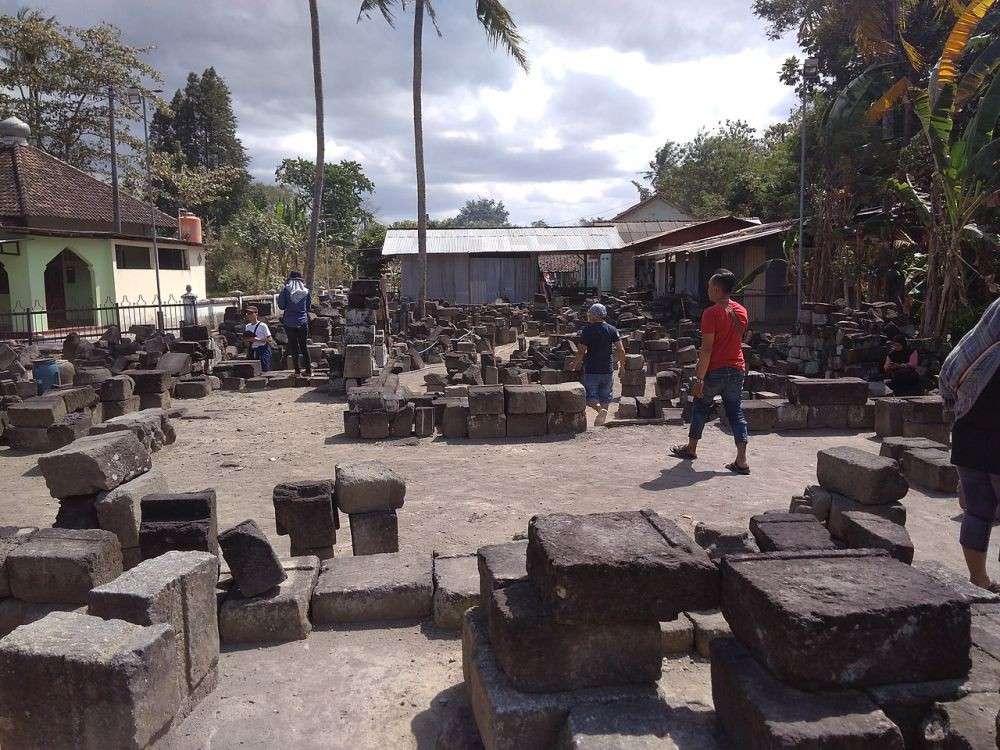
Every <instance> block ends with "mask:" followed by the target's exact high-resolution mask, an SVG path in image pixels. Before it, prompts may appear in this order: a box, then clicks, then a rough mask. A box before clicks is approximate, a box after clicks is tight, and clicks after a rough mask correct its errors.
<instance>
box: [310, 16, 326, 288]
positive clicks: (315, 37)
mask: <svg viewBox="0 0 1000 750" xmlns="http://www.w3.org/2000/svg"><path fill="white" fill-rule="evenodd" d="M309 25H310V27H311V30H312V57H313V90H314V94H315V97H316V177H315V179H314V180H313V195H312V216H311V217H310V219H309V241H308V243H307V244H306V268H305V277H306V278H305V282H306V286H307V287H309V288H310V289H312V287H313V282H314V281H315V277H316V240H317V237H318V234H319V217H320V212H321V211H322V210H323V168H324V166H325V163H326V136H325V134H324V132H323V68H322V64H321V58H320V50H319V9H318V8H317V7H316V0H309Z"/></svg>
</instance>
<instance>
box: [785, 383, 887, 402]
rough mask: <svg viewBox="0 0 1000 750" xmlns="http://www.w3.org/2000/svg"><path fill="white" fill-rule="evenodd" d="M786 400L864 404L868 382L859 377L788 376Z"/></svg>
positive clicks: (866, 397) (866, 398)
mask: <svg viewBox="0 0 1000 750" xmlns="http://www.w3.org/2000/svg"><path fill="white" fill-rule="evenodd" d="M787 395H788V400H789V401H790V402H791V403H793V404H806V405H808V406H829V405H850V404H859V405H860V404H864V403H865V402H866V401H867V400H868V382H867V381H865V380H862V379H861V378H829V379H827V380H820V379H816V378H789V379H788V387H787Z"/></svg>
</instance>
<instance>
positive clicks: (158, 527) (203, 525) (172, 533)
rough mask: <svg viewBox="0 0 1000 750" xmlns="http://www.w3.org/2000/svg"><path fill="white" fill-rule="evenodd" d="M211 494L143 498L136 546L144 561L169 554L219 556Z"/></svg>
mask: <svg viewBox="0 0 1000 750" xmlns="http://www.w3.org/2000/svg"><path fill="white" fill-rule="evenodd" d="M215 506H216V498H215V490H212V489H207V490H201V491H200V492H174V493H160V494H152V495H146V496H145V497H143V498H142V500H141V501H140V507H141V510H142V522H141V523H140V525H139V546H140V547H141V548H142V556H143V558H144V559H146V560H148V559H150V558H153V557H157V556H159V555H162V554H163V553H164V552H168V551H170V550H177V551H181V552H184V551H194V552H211V553H212V554H216V555H217V554H218V553H219V539H218V521H217V517H216V512H215Z"/></svg>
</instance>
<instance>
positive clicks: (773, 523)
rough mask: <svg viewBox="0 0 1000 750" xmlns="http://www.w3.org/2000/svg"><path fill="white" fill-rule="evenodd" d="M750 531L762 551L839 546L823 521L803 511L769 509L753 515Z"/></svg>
mask: <svg viewBox="0 0 1000 750" xmlns="http://www.w3.org/2000/svg"><path fill="white" fill-rule="evenodd" d="M750 533H751V534H753V537H754V539H755V540H756V541H757V546H758V547H760V551H761V552H797V551H802V550H810V549H816V550H822V549H837V544H836V543H835V542H834V541H833V539H831V538H830V532H829V531H827V530H826V528H825V527H824V526H823V524H821V523H820V522H819V521H817V520H816V518H815V517H814V516H812V515H806V514H804V513H780V512H770V513H762V514H760V515H756V516H753V517H752V518H751V519H750Z"/></svg>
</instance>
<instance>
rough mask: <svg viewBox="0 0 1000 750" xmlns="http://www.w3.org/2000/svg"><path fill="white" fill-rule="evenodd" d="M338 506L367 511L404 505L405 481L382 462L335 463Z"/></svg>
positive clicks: (345, 509) (354, 511)
mask: <svg viewBox="0 0 1000 750" xmlns="http://www.w3.org/2000/svg"><path fill="white" fill-rule="evenodd" d="M336 477H337V478H336V498H337V507H338V508H340V510H342V511H343V512H344V513H370V512H373V511H378V510H395V509H397V508H402V507H403V500H404V498H405V497H406V480H405V479H404V478H403V477H402V476H401V475H400V474H398V473H397V472H395V471H393V470H392V469H391V468H389V467H388V466H386V465H385V464H384V463H382V462H381V461H357V462H354V463H346V464H337V468H336Z"/></svg>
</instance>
